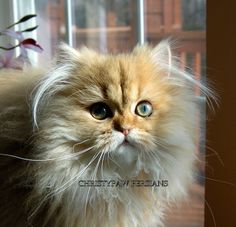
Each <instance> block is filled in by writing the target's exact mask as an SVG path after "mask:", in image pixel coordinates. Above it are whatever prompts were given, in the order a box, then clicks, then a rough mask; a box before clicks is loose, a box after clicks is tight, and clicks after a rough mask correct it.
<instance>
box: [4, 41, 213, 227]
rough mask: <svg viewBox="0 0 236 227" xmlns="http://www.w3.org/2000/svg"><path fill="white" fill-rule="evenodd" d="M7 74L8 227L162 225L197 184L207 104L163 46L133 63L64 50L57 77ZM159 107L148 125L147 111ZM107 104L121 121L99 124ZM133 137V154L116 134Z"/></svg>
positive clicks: (141, 51)
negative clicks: (140, 111)
mask: <svg viewBox="0 0 236 227" xmlns="http://www.w3.org/2000/svg"><path fill="white" fill-rule="evenodd" d="M44 71H45V70H34V69H26V70H24V71H23V72H21V71H11V70H5V71H1V72H0V141H1V148H0V151H1V156H0V180H1V186H0V201H1V204H0V220H1V226H3V227H7V226H18V227H25V226H34V227H51V226H55V227H87V226H88V227H128V226H132V227H145V226H146V227H149V226H161V225H162V219H163V216H164V210H165V208H166V207H167V206H168V204H169V203H170V202H173V201H175V200H177V199H179V198H181V197H183V196H185V195H186V192H187V188H188V186H189V185H190V184H191V183H192V181H193V175H194V161H195V154H196V153H195V152H196V150H195V149H196V147H195V139H196V136H197V135H196V133H195V132H196V128H197V127H198V125H197V123H196V122H197V121H196V117H197V115H198V113H199V112H198V105H197V100H196V97H195V93H194V88H195V87H196V86H199V87H200V88H201V89H202V91H203V92H204V93H205V94H206V95H211V92H210V91H209V90H208V89H207V88H206V87H204V86H203V85H201V84H200V82H198V81H195V79H194V78H193V76H192V75H190V74H188V73H186V72H183V71H181V70H180V69H179V67H178V62H177V61H176V59H175V58H173V57H172V56H171V52H170V46H169V43H168V42H167V41H163V42H162V43H160V44H159V45H158V46H157V47H155V48H153V49H152V48H151V47H149V46H143V47H139V46H138V47H136V48H135V49H134V51H133V52H132V53H130V54H119V55H103V54H98V53H96V52H94V51H91V50H89V49H86V48H83V49H81V50H80V51H76V50H74V49H72V48H70V47H68V46H66V45H62V46H61V49H60V51H59V54H58V58H57V61H56V62H55V64H54V66H53V67H52V69H51V70H47V71H45V72H44ZM142 100H146V101H149V102H150V103H151V104H152V107H153V113H152V115H151V116H150V117H148V118H142V117H140V116H137V115H136V114H135V111H134V109H135V106H136V105H137V103H138V102H140V101H142ZM96 102H105V103H107V105H109V106H110V108H111V109H112V111H113V113H114V116H113V117H112V118H109V119H105V120H102V121H100V120H96V119H94V118H93V117H92V116H91V114H90V112H89V108H90V106H91V105H92V104H94V103H96ZM117 125H119V127H129V128H131V131H130V134H129V136H128V139H129V142H130V144H131V145H122V142H123V140H124V135H123V134H122V133H121V132H120V131H119V130H118V129H117V128H116V126H117ZM91 179H92V180H98V179H107V180H134V179H147V180H159V179H163V180H168V186H167V187H156V188H150V187H128V188H126V187H121V188H119V187H81V186H80V185H79V181H80V180H91Z"/></svg>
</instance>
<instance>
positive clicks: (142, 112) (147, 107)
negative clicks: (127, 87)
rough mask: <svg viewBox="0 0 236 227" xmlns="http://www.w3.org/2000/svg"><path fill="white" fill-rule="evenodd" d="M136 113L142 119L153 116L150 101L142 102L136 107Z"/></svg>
mask: <svg viewBox="0 0 236 227" xmlns="http://www.w3.org/2000/svg"><path fill="white" fill-rule="evenodd" d="M135 113H136V114H137V115H139V116H140V117H149V116H150V115H151V114H152V105H151V104H150V103H149V102H148V101H141V102H139V103H138V105H137V106H136V108H135Z"/></svg>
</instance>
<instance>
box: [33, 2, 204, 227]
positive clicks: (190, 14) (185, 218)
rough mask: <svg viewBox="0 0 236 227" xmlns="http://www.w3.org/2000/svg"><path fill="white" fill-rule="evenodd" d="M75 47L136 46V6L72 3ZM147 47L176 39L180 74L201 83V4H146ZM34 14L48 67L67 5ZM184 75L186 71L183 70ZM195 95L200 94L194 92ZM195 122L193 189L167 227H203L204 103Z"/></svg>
mask: <svg viewBox="0 0 236 227" xmlns="http://www.w3.org/2000/svg"><path fill="white" fill-rule="evenodd" d="M71 2H72V9H70V10H71V12H72V14H71V15H70V16H71V19H72V24H71V25H72V30H70V31H69V32H71V33H72V37H73V44H74V47H80V46H83V45H85V46H88V47H89V48H94V49H97V50H99V51H102V52H113V53H116V52H124V51H129V50H131V49H133V47H134V46H135V45H136V40H137V37H136V35H137V33H136V24H137V16H138V14H137V10H136V9H137V6H136V1H132V0H86V1H84V0H71ZM144 2H145V15H144V16H145V31H146V37H145V38H146V41H147V42H148V43H151V44H153V45H155V44H157V43H158V42H159V41H160V40H162V39H164V38H167V37H170V36H171V37H172V38H173V40H175V39H177V40H178V42H177V44H176V49H175V54H176V55H178V56H179V57H180V59H181V65H180V67H182V68H183V69H184V68H185V67H189V68H191V69H192V72H193V73H194V75H195V76H196V78H197V79H198V80H205V54H206V53H205V52H206V49H205V44H206V40H205V36H206V34H205V4H206V1H205V0H196V1H189V0H145V1H144ZM35 4H36V12H37V14H38V23H39V25H40V27H39V29H38V41H39V43H40V44H41V45H42V46H43V47H44V49H45V51H44V53H43V54H40V55H39V58H40V61H41V62H44V63H47V62H50V61H49V59H51V57H52V56H53V55H54V54H55V52H56V46H57V45H58V43H59V42H60V41H61V40H63V41H66V40H67V35H68V34H67V22H68V15H67V14H66V10H65V8H66V7H65V6H66V0H42V1H35ZM186 70H188V69H186ZM196 94H197V95H201V94H199V90H198V89H196ZM201 100H202V101H201V102H200V105H201V106H202V108H201V112H200V113H199V116H197V117H196V121H198V122H199V124H200V125H201V127H200V128H201V131H200V130H198V129H196V145H197V147H198V150H197V155H198V156H199V157H200V158H201V159H202V161H201V162H199V168H198V169H199V172H198V173H197V175H198V176H199V177H198V178H197V181H196V183H195V184H193V185H192V187H191V188H190V192H189V199H188V200H187V201H186V202H183V203H182V204H178V207H176V206H175V205H173V207H172V209H170V211H169V213H168V214H167V216H166V217H167V218H166V222H165V226H167V227H178V226H179V227H189V226H196V227H200V226H203V225H204V155H205V150H204V149H205V144H204V142H203V141H204V138H205V101H204V97H203V98H202V99H201Z"/></svg>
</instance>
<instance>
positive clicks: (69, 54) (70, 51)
mask: <svg viewBox="0 0 236 227" xmlns="http://www.w3.org/2000/svg"><path fill="white" fill-rule="evenodd" d="M79 57H80V52H79V51H77V50H76V49H74V48H73V47H71V46H69V45H68V44H66V43H61V44H60V46H59V48H58V53H57V57H56V63H57V64H64V63H66V62H74V61H78V60H79Z"/></svg>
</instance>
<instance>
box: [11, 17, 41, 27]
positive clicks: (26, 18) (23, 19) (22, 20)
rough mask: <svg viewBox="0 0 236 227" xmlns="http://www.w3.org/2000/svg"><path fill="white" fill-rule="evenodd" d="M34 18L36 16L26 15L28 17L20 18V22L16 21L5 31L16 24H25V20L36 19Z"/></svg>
mask: <svg viewBox="0 0 236 227" xmlns="http://www.w3.org/2000/svg"><path fill="white" fill-rule="evenodd" d="M36 16H37V15H36V14H28V15H26V16H24V17H22V18H21V19H20V20H18V21H17V22H15V23H14V24H12V25H10V26H9V27H7V29H8V28H11V27H13V26H15V25H17V24H20V23H23V22H25V21H27V20H29V19H31V18H33V17H36Z"/></svg>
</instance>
